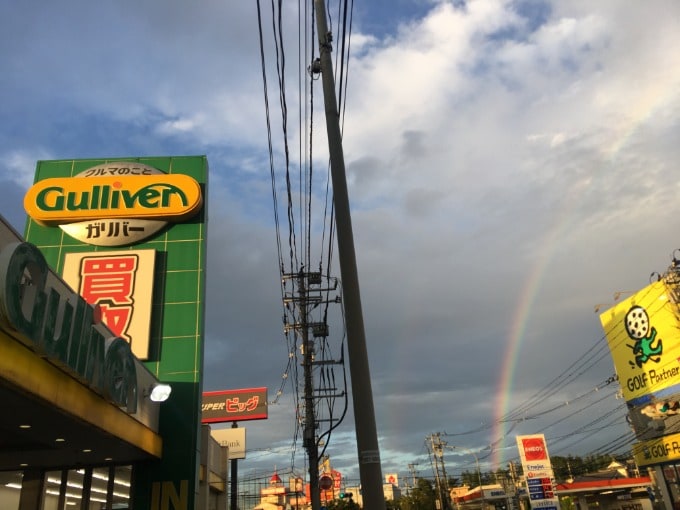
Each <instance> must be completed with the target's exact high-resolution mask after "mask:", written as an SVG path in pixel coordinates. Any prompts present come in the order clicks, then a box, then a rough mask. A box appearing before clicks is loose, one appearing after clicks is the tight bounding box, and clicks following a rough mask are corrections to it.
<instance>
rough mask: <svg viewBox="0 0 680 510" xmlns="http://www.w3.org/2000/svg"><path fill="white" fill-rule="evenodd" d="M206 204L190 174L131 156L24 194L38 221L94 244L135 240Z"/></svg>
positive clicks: (36, 186) (47, 182)
mask: <svg viewBox="0 0 680 510" xmlns="http://www.w3.org/2000/svg"><path fill="white" fill-rule="evenodd" d="M202 204H203V199H202V195H201V186H200V184H199V183H198V182H197V181H196V180H195V179H193V178H192V177H191V176H188V175H183V174H165V173H163V172H161V171H159V170H158V169H156V168H153V167H150V166H148V165H144V164H141V163H133V162H114V163H104V164H101V165H96V166H93V167H91V168H88V169H87V170H84V171H83V172H80V173H79V174H77V175H75V176H74V177H59V178H47V179H43V180H41V181H39V182H37V183H35V184H34V185H33V186H32V187H31V188H30V189H29V190H28V193H26V195H25V197H24V209H25V210H26V212H27V213H28V215H29V216H30V217H31V218H33V219H34V220H35V221H36V222H38V223H39V224H41V225H44V226H58V227H60V228H61V229H62V230H63V231H64V232H66V233H67V234H68V235H70V236H71V237H74V238H75V239H78V240H79V241H82V242H84V243H87V244H93V245H96V246H125V245H129V244H134V243H136V242H139V241H141V240H143V239H146V238H148V237H149V236H151V235H153V234H155V233H156V232H158V231H159V230H161V229H162V228H164V227H165V226H166V225H167V224H168V223H169V222H171V223H177V222H180V221H184V220H186V219H188V218H191V217H192V216H194V215H195V214H196V213H197V212H198V211H199V210H200V208H201V206H202Z"/></svg>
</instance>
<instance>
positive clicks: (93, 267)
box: [63, 250, 156, 360]
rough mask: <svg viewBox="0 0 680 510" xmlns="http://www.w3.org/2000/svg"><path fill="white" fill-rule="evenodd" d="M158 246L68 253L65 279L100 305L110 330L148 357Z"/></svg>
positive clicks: (79, 292) (85, 296)
mask: <svg viewBox="0 0 680 510" xmlns="http://www.w3.org/2000/svg"><path fill="white" fill-rule="evenodd" d="M155 261H156V252H155V250H131V251H107V252H87V253H67V254H66V256H65V258H64V270H63V278H64V281H65V282H66V283H67V284H68V285H70V286H71V288H73V289H77V290H78V294H80V295H81V296H82V297H83V299H85V301H87V302H88V303H90V304H91V305H99V308H100V310H101V312H102V319H103V321H104V323H105V324H106V326H107V327H108V328H109V330H111V332H112V333H113V334H114V335H115V336H117V337H120V338H123V339H124V340H126V341H127V342H128V343H129V344H130V348H131V350H132V353H133V354H134V355H135V356H136V357H137V358H138V359H140V360H146V359H148V358H149V343H150V342H149V335H150V330H151V307H152V303H153V301H152V295H153V276H154V265H155Z"/></svg>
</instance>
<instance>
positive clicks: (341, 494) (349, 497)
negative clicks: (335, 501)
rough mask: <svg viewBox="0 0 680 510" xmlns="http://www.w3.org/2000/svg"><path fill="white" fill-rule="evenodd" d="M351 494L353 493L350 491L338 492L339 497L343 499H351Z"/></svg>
mask: <svg viewBox="0 0 680 510" xmlns="http://www.w3.org/2000/svg"><path fill="white" fill-rule="evenodd" d="M352 496H354V494H352V493H351V492H341V493H340V499H345V498H347V499H352Z"/></svg>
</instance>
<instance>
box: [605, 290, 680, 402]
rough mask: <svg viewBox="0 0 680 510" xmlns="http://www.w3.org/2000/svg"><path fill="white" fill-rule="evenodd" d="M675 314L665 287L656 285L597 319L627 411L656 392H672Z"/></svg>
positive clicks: (677, 371)
mask: <svg viewBox="0 0 680 510" xmlns="http://www.w3.org/2000/svg"><path fill="white" fill-rule="evenodd" d="M676 313H677V305H674V304H673V303H671V302H670V300H669V299H668V290H667V288H666V284H665V283H664V282H663V281H658V282H654V283H652V284H651V285H648V286H647V287H645V288H643V289H642V290H640V291H638V292H636V293H635V294H634V295H632V296H630V297H629V298H628V299H626V300H624V301H622V302H621V303H619V304H618V305H616V306H614V307H612V308H610V309H609V310H607V311H606V312H604V313H603V314H602V315H600V321H601V323H602V327H603V329H604V333H605V336H606V337H607V343H608V344H609V350H610V351H611V354H612V358H613V360H614V366H615V367H616V373H617V374H618V376H619V382H620V384H621V390H622V392H623V396H624V399H625V400H626V402H627V403H628V404H629V406H637V405H643V404H645V403H647V402H648V401H650V398H651V395H653V394H655V393H658V392H663V393H664V394H670V393H672V392H675V391H677V389H678V384H679V383H680V361H678V360H679V359H680V341H678V333H677V332H678V327H679V325H680V324H679V323H678V318H677V316H676Z"/></svg>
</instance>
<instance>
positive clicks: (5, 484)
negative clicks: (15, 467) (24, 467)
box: [0, 471, 22, 510]
mask: <svg viewBox="0 0 680 510" xmlns="http://www.w3.org/2000/svg"><path fill="white" fill-rule="evenodd" d="M21 478H22V472H21V471H8V472H4V473H0V508H3V509H5V508H6V509H7V510H16V509H18V508H19V496H21Z"/></svg>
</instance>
